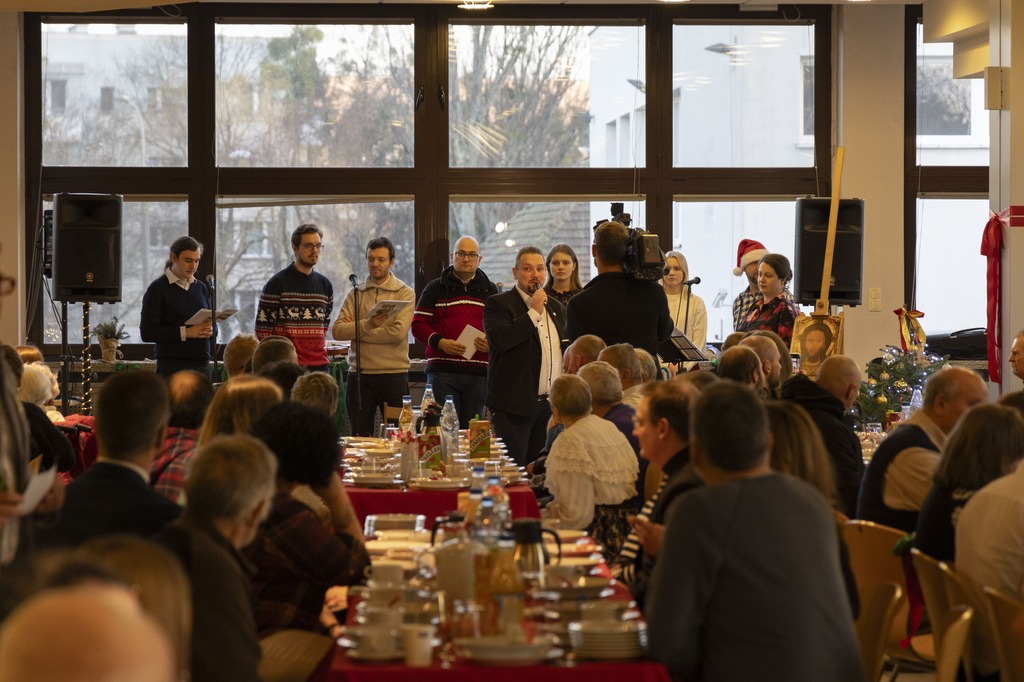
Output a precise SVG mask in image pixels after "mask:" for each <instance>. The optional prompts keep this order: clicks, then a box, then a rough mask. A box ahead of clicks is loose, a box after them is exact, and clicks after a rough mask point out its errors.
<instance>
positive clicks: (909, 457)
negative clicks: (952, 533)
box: [857, 367, 988, 533]
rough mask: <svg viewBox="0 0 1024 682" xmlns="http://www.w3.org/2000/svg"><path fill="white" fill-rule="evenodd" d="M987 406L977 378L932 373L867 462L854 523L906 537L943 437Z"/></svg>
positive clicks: (958, 371)
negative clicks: (914, 404) (915, 406)
mask: <svg viewBox="0 0 1024 682" xmlns="http://www.w3.org/2000/svg"><path fill="white" fill-rule="evenodd" d="M987 401H988V389H987V388H986V386H985V382H984V381H982V380H981V377H980V376H979V375H978V374H977V373H975V372H972V371H971V370H969V369H964V368H962V367H946V368H944V369H942V370H939V371H938V372H936V373H935V374H933V375H932V376H931V378H930V379H929V380H928V383H927V385H926V386H925V389H924V406H923V407H922V408H921V409H919V410H918V411H917V412H915V413H914V414H912V415H911V416H910V419H908V420H907V421H906V422H904V423H903V424H901V425H900V426H899V427H898V428H897V429H896V430H895V431H893V432H892V433H891V434H889V436H888V437H887V438H886V439H885V440H884V441H882V444H881V445H879V446H878V449H877V450H875V454H874V455H873V456H872V457H871V462H870V463H869V464H868V468H867V472H866V473H865V475H864V482H863V483H862V484H861V489H860V497H859V498H858V500H857V518H859V519H865V520H867V521H874V522H876V523H881V524H885V525H886V526H892V527H893V528H899V529H900V530H904V531H906V532H908V533H910V532H912V531H913V530H914V529H915V528H916V527H917V516H918V513H919V512H920V511H921V505H922V504H924V498H925V497H926V496H927V495H928V491H929V490H930V489H931V486H932V476H933V475H934V474H935V469H936V467H937V466H938V464H939V453H940V452H941V451H942V448H943V447H945V445H946V437H947V436H948V435H949V432H950V431H952V430H953V427H954V426H956V423H957V422H958V421H959V420H960V417H962V416H963V415H964V413H965V412H967V410H969V409H971V408H972V407H974V406H975V405H979V404H981V403H984V402H987Z"/></svg>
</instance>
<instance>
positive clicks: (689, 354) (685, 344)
mask: <svg viewBox="0 0 1024 682" xmlns="http://www.w3.org/2000/svg"><path fill="white" fill-rule="evenodd" d="M658 355H660V356H661V359H662V360H664V361H665V362H701V361H703V360H707V359H708V358H707V356H706V355H704V352H703V351H702V350H701V349H700V348H697V346H695V345H694V344H693V341H690V339H688V338H686V334H684V333H682V332H681V331H679V329H677V328H675V327H673V329H672V336H670V337H668V338H667V339H666V340H664V341H662V342H661V343H659V344H658Z"/></svg>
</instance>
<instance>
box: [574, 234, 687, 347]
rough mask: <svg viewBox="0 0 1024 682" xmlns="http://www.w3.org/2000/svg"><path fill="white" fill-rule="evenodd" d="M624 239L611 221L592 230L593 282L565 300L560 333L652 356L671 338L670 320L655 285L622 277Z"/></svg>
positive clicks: (661, 291) (626, 240)
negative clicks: (592, 337) (591, 337)
mask: <svg viewBox="0 0 1024 682" xmlns="http://www.w3.org/2000/svg"><path fill="white" fill-rule="evenodd" d="M629 237H630V235H629V229H628V228H627V227H626V226H625V225H623V224H622V223H621V222H617V221H615V220H609V221H607V222H603V223H601V224H600V225H598V226H597V229H596V230H594V244H593V246H591V247H590V248H591V253H593V255H594V260H595V262H596V263H597V277H595V278H593V279H592V280H590V282H589V283H588V284H587V286H585V287H583V291H581V292H580V293H578V294H576V295H575V296H573V297H572V298H571V299H570V300H569V307H568V314H567V316H566V319H567V322H566V325H567V328H566V331H567V332H568V335H569V339H570V340H571V341H574V340H576V338H577V337H579V336H583V335H584V334H594V335H596V336H599V337H601V338H602V339H604V342H605V343H606V344H608V345H609V346H610V345H612V344H616V343H628V344H630V345H632V346H633V347H634V348H643V349H644V350H646V351H647V352H648V353H650V354H651V355H653V356H655V357H657V354H658V343H659V342H661V341H664V340H665V339H667V338H668V337H669V335H670V334H671V333H672V316H671V315H670V314H669V311H668V299H667V298H666V297H665V290H664V289H663V288H662V287H661V285H659V284H658V283H657V282H656V281H653V280H650V281H645V280H641V279H637V278H635V277H633V276H631V275H629V274H627V273H626V272H625V268H624V265H623V261H624V260H625V258H626V247H627V244H628V243H629Z"/></svg>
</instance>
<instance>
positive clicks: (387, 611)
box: [359, 602, 405, 629]
mask: <svg viewBox="0 0 1024 682" xmlns="http://www.w3.org/2000/svg"><path fill="white" fill-rule="evenodd" d="M404 613H405V609H403V608H402V607H400V606H392V607H386V606H371V605H369V604H367V603H366V602H363V603H362V604H360V608H359V620H360V621H361V622H362V623H363V624H365V625H368V626H381V627H385V628H388V629H393V628H397V627H398V626H399V625H401V624H402V616H403V614H404Z"/></svg>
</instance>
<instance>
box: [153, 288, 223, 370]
mask: <svg viewBox="0 0 1024 682" xmlns="http://www.w3.org/2000/svg"><path fill="white" fill-rule="evenodd" d="M209 307H210V295H209V294H208V293H207V291H206V285H205V284H203V283H202V282H200V281H199V280H198V279H197V280H196V281H194V282H192V284H191V285H190V286H189V288H188V291H185V290H184V289H182V288H181V287H180V286H178V285H177V284H171V283H170V282H168V281H167V277H166V276H165V275H160V276H159V277H157V278H156V279H155V280H153V283H152V284H150V285H149V288H148V289H146V295H145V296H143V297H142V322H141V323H140V324H139V332H140V333H141V334H142V340H143V341H145V342H146V343H155V344H156V357H157V358H158V359H164V358H173V359H175V360H187V361H190V362H196V363H201V362H208V361H209V360H210V340H209V339H186V340H185V341H182V340H181V326H182V325H184V324H185V320H187V319H189V318H190V317H192V316H193V315H195V314H196V311H198V310H199V309H200V308H209Z"/></svg>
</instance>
